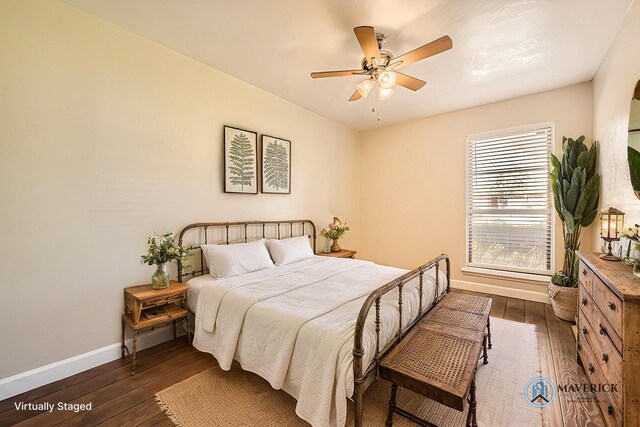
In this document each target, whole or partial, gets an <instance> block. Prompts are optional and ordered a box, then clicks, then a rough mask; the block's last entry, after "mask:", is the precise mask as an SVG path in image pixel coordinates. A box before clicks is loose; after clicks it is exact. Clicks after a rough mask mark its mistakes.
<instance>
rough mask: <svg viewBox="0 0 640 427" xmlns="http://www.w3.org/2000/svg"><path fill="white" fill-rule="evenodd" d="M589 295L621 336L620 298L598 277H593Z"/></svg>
mask: <svg viewBox="0 0 640 427" xmlns="http://www.w3.org/2000/svg"><path fill="white" fill-rule="evenodd" d="M591 295H592V296H593V300H594V302H595V303H596V304H597V305H598V307H600V311H602V313H603V314H604V317H606V318H607V320H608V321H609V323H610V324H611V326H612V328H613V330H614V331H615V333H616V334H618V336H619V337H622V300H620V298H618V296H617V295H616V294H614V293H613V291H611V289H609V287H608V286H607V285H605V284H604V283H603V282H602V280H600V279H599V278H598V277H593V281H592V292H591Z"/></svg>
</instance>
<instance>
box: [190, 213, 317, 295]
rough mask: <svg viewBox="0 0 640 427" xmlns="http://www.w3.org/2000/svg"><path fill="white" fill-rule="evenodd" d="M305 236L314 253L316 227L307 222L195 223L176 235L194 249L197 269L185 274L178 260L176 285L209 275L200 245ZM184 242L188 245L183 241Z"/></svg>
mask: <svg viewBox="0 0 640 427" xmlns="http://www.w3.org/2000/svg"><path fill="white" fill-rule="evenodd" d="M187 235H188V237H192V236H194V235H195V236H196V237H197V238H196V239H195V241H192V240H188V237H187ZM305 235H306V236H307V237H309V239H311V248H312V249H313V253H316V239H317V236H316V225H315V224H314V223H313V221H310V220H308V219H287V220H282V221H236V222H198V223H195V224H189V225H187V226H186V227H184V228H183V229H182V231H180V234H179V236H178V242H179V243H180V244H182V243H187V244H192V245H195V246H197V247H196V248H195V249H194V252H195V254H196V255H199V256H194V260H195V261H199V265H196V263H195V262H194V265H193V266H191V267H192V269H191V271H189V272H185V271H184V270H185V268H188V267H187V266H183V265H182V261H180V260H178V282H182V281H183V279H184V278H185V277H192V278H193V277H197V276H202V275H204V274H207V273H209V269H208V268H206V263H205V262H204V254H203V253H202V248H200V245H202V244H208V243H211V244H226V245H229V244H232V243H246V242H249V241H253V240H259V239H262V238H267V239H284V238H287V237H297V236H305ZM185 239H186V240H188V241H185Z"/></svg>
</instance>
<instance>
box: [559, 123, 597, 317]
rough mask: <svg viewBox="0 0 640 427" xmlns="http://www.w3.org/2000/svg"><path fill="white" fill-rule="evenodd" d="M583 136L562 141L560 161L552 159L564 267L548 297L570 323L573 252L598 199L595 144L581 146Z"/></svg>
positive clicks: (573, 310)
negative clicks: (562, 242) (562, 241)
mask: <svg viewBox="0 0 640 427" xmlns="http://www.w3.org/2000/svg"><path fill="white" fill-rule="evenodd" d="M584 139H585V138H584V136H581V137H580V138H578V139H576V140H573V139H571V138H566V137H563V138H562V161H560V160H559V159H558V158H557V157H556V156H555V155H554V154H553V153H551V154H550V155H549V157H550V160H551V166H552V170H551V174H550V179H551V188H552V190H553V200H554V206H555V208H556V212H557V213H558V216H559V217H560V219H561V220H562V232H563V236H564V264H563V267H562V270H560V271H558V272H556V273H555V274H554V275H553V277H552V278H551V283H549V298H550V299H551V305H552V307H553V312H554V314H555V315H556V316H557V317H559V318H560V319H562V320H567V321H570V322H573V321H574V320H575V317H576V312H577V297H578V289H577V288H578V274H577V272H576V271H575V267H576V251H577V250H578V249H580V232H581V231H582V227H587V226H589V225H590V224H591V223H592V222H593V221H594V220H595V219H596V216H597V215H598V201H599V199H600V175H599V174H598V173H597V172H596V166H597V164H598V142H597V141H594V142H593V144H592V145H591V148H589V149H588V148H587V146H586V145H585V144H584Z"/></svg>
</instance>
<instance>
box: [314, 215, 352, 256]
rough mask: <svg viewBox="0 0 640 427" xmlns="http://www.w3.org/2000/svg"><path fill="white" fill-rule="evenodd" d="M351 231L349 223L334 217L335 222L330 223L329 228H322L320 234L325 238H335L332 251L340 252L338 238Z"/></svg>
mask: <svg viewBox="0 0 640 427" xmlns="http://www.w3.org/2000/svg"><path fill="white" fill-rule="evenodd" d="M347 231H349V226H348V225H347V223H346V222H345V223H343V222H342V221H340V219H338V217H335V216H334V217H333V222H332V223H331V224H329V229H328V230H327V229H324V228H323V229H322V230H321V231H320V235H321V236H322V237H324V238H325V239H331V240H333V244H332V245H331V252H340V245H339V244H338V239H340V238H341V237H342V236H343V235H344V233H346V232H347Z"/></svg>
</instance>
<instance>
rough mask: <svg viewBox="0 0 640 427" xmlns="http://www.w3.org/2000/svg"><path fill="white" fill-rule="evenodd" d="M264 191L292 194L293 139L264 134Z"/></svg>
mask: <svg viewBox="0 0 640 427" xmlns="http://www.w3.org/2000/svg"><path fill="white" fill-rule="evenodd" d="M261 145H262V192H263V193H276V194H291V141H287V140H286V139H282V138H276V137H273V136H269V135H262V144H261Z"/></svg>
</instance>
